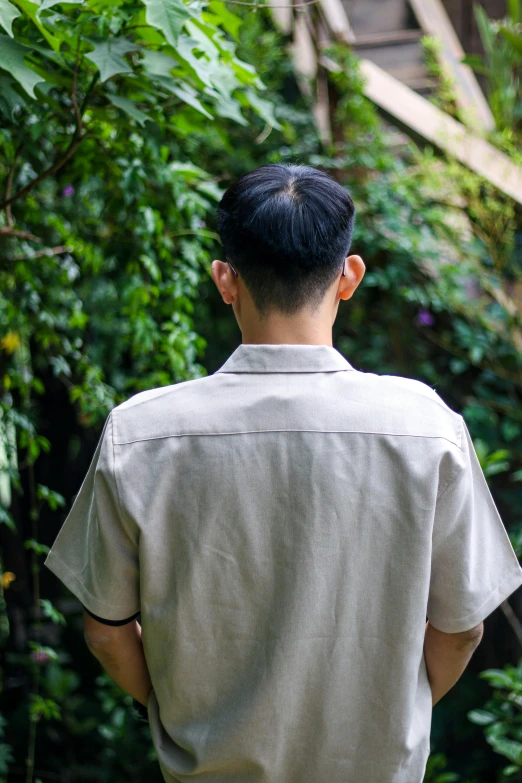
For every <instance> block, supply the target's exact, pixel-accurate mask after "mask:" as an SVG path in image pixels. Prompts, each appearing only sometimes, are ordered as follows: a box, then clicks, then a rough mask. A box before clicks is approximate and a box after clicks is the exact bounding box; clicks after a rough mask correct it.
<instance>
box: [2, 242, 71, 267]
mask: <svg viewBox="0 0 522 783" xmlns="http://www.w3.org/2000/svg"><path fill="white" fill-rule="evenodd" d="M38 241H40V240H38ZM72 250H73V248H72V247H67V246H66V245H60V246H59V247H45V248H44V249H43V250H37V251H36V253H33V255H32V256H13V257H11V258H8V259H7V261H9V262H10V263H15V262H16V261H32V260H33V258H42V257H43V256H59V255H61V253H71V252H72Z"/></svg>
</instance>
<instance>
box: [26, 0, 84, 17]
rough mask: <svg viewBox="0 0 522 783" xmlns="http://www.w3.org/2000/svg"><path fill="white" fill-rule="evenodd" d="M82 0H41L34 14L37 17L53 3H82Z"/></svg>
mask: <svg viewBox="0 0 522 783" xmlns="http://www.w3.org/2000/svg"><path fill="white" fill-rule="evenodd" d="M83 2H84V0H43V3H42V4H41V5H40V6H39V8H38V11H37V12H36V16H37V18H38V19H39V18H40V14H41V13H42V11H47V10H48V9H49V8H52V7H53V6H55V5H61V4H62V3H63V4H64V5H82V4H83Z"/></svg>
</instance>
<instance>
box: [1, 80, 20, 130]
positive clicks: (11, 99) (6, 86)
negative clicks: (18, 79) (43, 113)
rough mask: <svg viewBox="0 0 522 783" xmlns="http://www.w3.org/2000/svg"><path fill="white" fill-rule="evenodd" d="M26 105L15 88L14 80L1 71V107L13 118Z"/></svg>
mask: <svg viewBox="0 0 522 783" xmlns="http://www.w3.org/2000/svg"><path fill="white" fill-rule="evenodd" d="M23 106H25V101H24V99H23V98H22V96H21V95H20V94H19V93H18V92H17V91H16V90H15V89H14V82H12V81H11V79H10V78H9V77H8V76H5V75H4V74H2V73H0V109H1V110H2V111H3V113H4V114H7V115H8V117H9V118H10V119H11V120H13V119H14V115H15V112H16V111H17V110H18V109H21V108H22V107H23Z"/></svg>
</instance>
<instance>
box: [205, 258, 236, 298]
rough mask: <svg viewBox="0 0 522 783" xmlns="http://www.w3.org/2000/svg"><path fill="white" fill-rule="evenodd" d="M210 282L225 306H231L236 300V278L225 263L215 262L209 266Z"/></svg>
mask: <svg viewBox="0 0 522 783" xmlns="http://www.w3.org/2000/svg"><path fill="white" fill-rule="evenodd" d="M211 274H212V280H213V281H214V283H215V284H216V288H217V290H218V291H219V293H220V294H221V298H222V299H223V301H224V303H225V304H232V302H235V301H236V298H237V283H236V277H235V275H234V273H233V272H232V270H231V268H230V267H229V265H228V264H227V262H226V261H219V260H217V259H216V260H215V261H212V265H211Z"/></svg>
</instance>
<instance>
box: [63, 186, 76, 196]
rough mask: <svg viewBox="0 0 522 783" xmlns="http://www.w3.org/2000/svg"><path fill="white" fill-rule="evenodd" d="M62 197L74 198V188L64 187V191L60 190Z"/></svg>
mask: <svg viewBox="0 0 522 783" xmlns="http://www.w3.org/2000/svg"><path fill="white" fill-rule="evenodd" d="M62 196H65V198H69V196H74V188H73V186H72V185H66V186H65V187H64V189H63V190H62Z"/></svg>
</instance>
